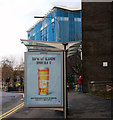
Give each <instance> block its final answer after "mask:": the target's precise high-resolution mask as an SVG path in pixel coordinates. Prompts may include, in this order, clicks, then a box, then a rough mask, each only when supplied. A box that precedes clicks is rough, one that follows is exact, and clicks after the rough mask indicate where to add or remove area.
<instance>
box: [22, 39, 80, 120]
mask: <svg viewBox="0 0 113 120" xmlns="http://www.w3.org/2000/svg"><path fill="white" fill-rule="evenodd" d="M21 42H22V43H23V44H24V45H25V46H26V47H27V50H28V51H27V52H26V53H25V82H24V83H25V106H27V107H33V108H34V107H35V108H49V109H53V108H54V109H55V108H56V109H58V108H59V109H61V110H63V111H64V118H65V119H66V118H67V111H68V107H67V80H66V71H67V70H66V69H67V66H66V59H67V57H69V56H71V55H73V54H74V53H76V51H77V50H78V49H81V41H77V42H69V43H59V42H46V41H34V40H23V39H21Z"/></svg>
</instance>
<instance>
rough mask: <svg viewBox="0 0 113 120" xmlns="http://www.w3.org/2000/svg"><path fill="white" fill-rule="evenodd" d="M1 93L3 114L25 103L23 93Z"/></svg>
mask: <svg viewBox="0 0 113 120" xmlns="http://www.w3.org/2000/svg"><path fill="white" fill-rule="evenodd" d="M1 92H2V93H1V95H2V96H0V97H2V114H4V113H5V112H7V111H9V110H10V109H12V108H14V107H15V106H17V105H19V104H20V103H22V102H23V100H22V98H23V93H19V92H18V93H17V92H4V91H1Z"/></svg>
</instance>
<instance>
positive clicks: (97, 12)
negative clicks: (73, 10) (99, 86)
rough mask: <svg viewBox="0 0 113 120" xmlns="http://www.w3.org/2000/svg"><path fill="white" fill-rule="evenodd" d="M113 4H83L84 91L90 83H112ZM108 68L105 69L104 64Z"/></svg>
mask: <svg viewBox="0 0 113 120" xmlns="http://www.w3.org/2000/svg"><path fill="white" fill-rule="evenodd" d="M112 15H113V14H112V3H110V2H106V3H104V2H100V3H99V2H97V3H94V2H83V3H82V33H83V36H82V40H83V78H84V82H83V84H84V91H87V90H88V82H90V81H111V80H112V78H113V76H112V71H111V70H112V69H111V63H112V62H111V60H112V58H111V56H113V54H112V53H113V52H112V48H113V47H112V46H113V45H112V43H113V42H112V40H113V39H112ZM104 61H107V62H108V67H103V62H104Z"/></svg>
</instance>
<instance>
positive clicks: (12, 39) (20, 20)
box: [0, 0, 81, 61]
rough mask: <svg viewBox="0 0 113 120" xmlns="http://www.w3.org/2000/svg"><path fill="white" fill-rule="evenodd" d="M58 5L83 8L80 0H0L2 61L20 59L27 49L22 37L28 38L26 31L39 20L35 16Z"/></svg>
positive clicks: (0, 51)
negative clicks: (11, 58) (4, 59)
mask: <svg viewBox="0 0 113 120" xmlns="http://www.w3.org/2000/svg"><path fill="white" fill-rule="evenodd" d="M56 5H63V6H67V7H70V8H81V2H80V0H0V61H1V60H2V58H3V57H13V58H16V60H17V61H20V60H21V58H23V57H24V52H25V51H26V47H25V46H24V45H23V44H21V41H20V39H27V32H26V31H27V30H28V29H29V28H30V27H31V26H32V25H33V24H35V22H36V21H38V20H37V19H36V18H34V16H36V15H39V16H40V15H45V14H46V13H47V12H48V11H49V10H51V9H52V8H53V7H54V6H56Z"/></svg>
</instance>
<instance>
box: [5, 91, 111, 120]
mask: <svg viewBox="0 0 113 120" xmlns="http://www.w3.org/2000/svg"><path fill="white" fill-rule="evenodd" d="M3 109H4V108H3ZM63 117H64V115H63V112H62V111H58V110H48V109H40V108H27V107H21V108H20V109H19V110H17V111H16V112H14V113H12V114H11V115H9V116H8V117H6V118H63ZM68 118H83V119H84V118H105V119H107V118H111V100H108V99H103V98H100V97H96V96H92V95H90V94H86V93H79V92H75V91H69V92H68Z"/></svg>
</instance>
